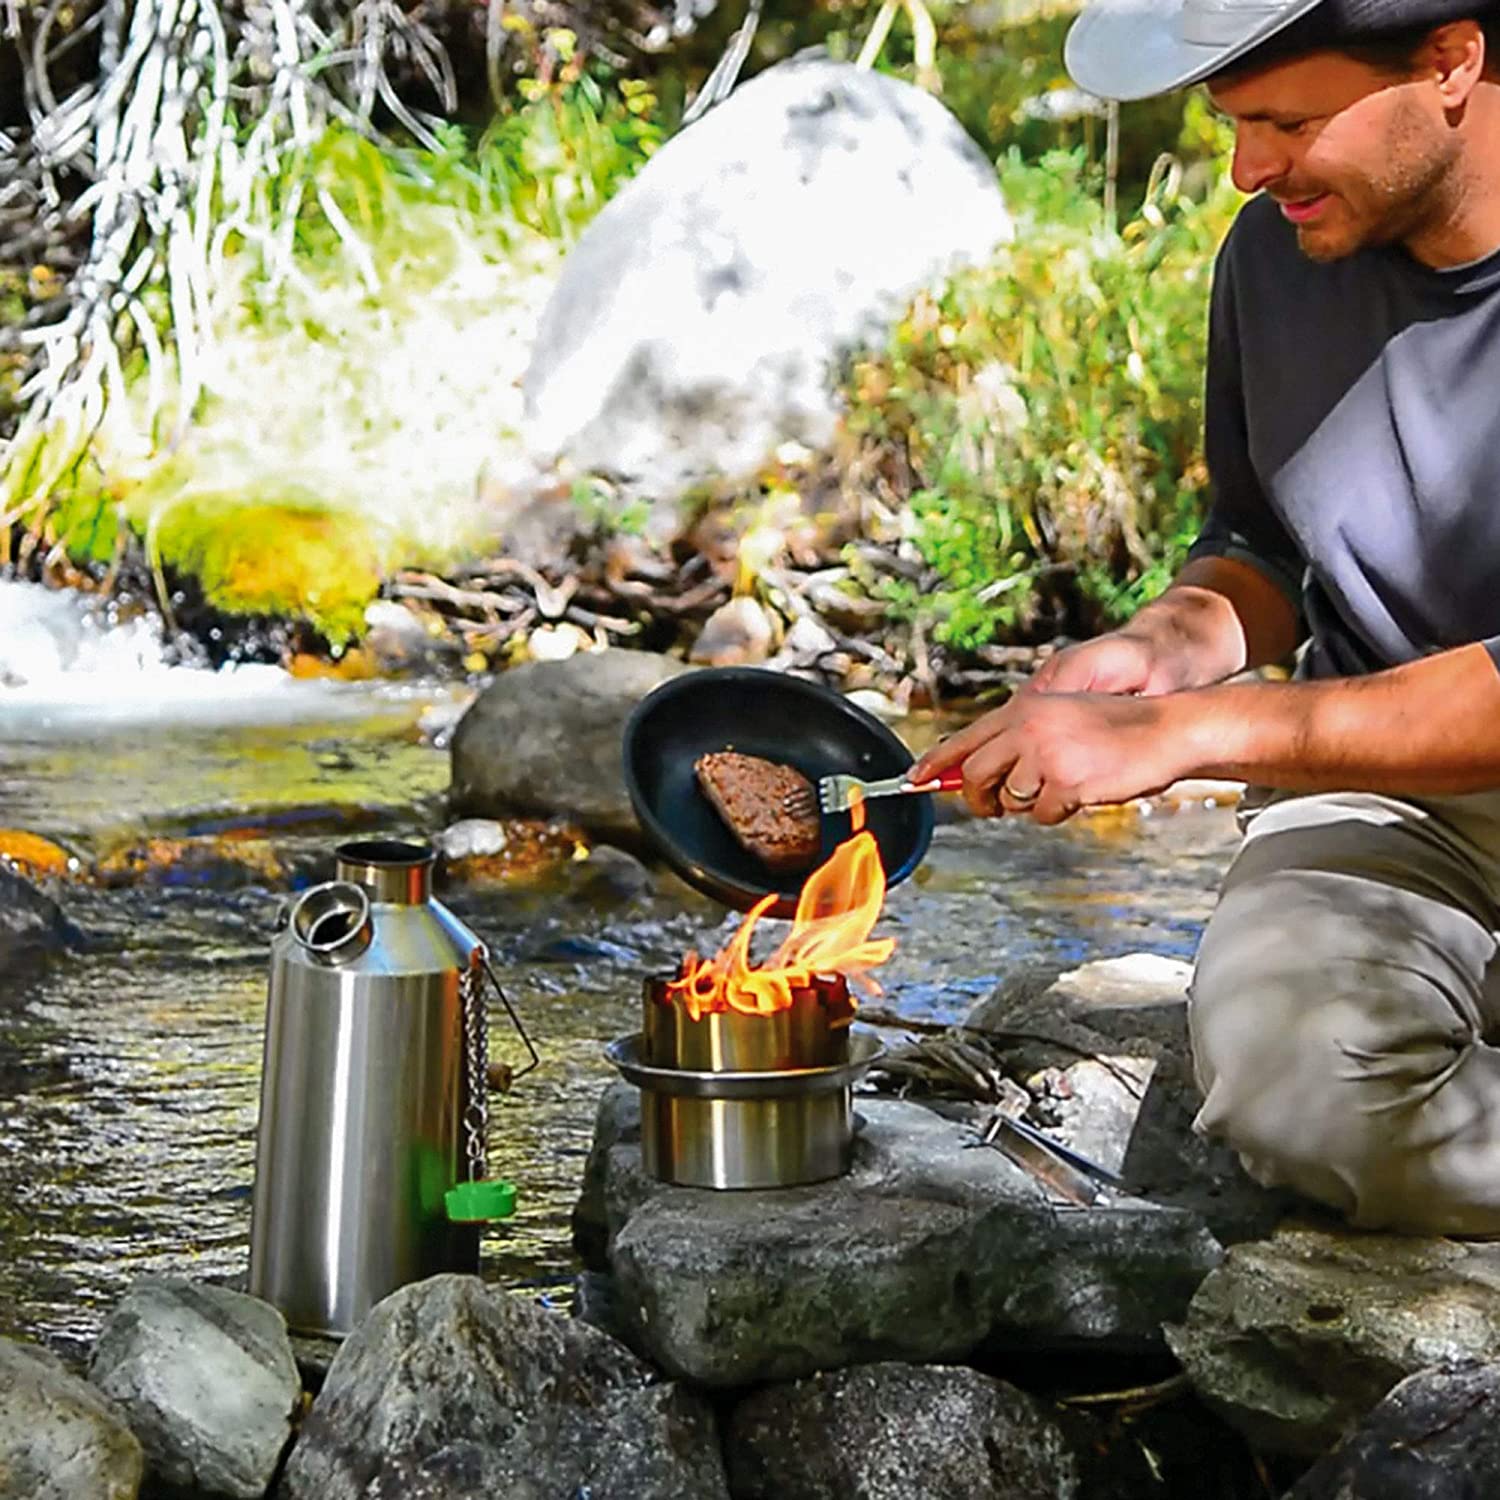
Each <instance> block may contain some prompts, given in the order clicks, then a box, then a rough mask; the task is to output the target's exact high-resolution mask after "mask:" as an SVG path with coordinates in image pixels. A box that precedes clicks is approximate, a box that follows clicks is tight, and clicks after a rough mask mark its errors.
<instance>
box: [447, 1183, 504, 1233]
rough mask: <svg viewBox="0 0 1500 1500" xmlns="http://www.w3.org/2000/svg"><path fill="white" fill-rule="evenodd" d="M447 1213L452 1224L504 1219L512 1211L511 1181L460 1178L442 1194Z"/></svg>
mask: <svg viewBox="0 0 1500 1500" xmlns="http://www.w3.org/2000/svg"><path fill="white" fill-rule="evenodd" d="M443 1202H444V1203H445V1204H446V1205H447V1209H448V1217H449V1218H450V1219H452V1220H453V1222H454V1223H455V1224H483V1223H486V1222H488V1221H490V1220H493V1219H508V1218H509V1217H510V1216H511V1215H512V1214H513V1213H514V1212H515V1211H516V1185H515V1184H514V1183H513V1182H499V1181H493V1182H460V1183H458V1184H457V1185H456V1186H454V1187H451V1188H449V1189H448V1191H447V1192H446V1193H445V1194H444V1195H443Z"/></svg>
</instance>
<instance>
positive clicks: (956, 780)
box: [912, 764, 964, 792]
mask: <svg viewBox="0 0 1500 1500" xmlns="http://www.w3.org/2000/svg"><path fill="white" fill-rule="evenodd" d="M912 785H913V786H919V787H921V788H922V790H923V791H924V792H961V791H963V789H964V768H963V765H962V764H959V765H956V766H949V767H948V769H947V770H946V771H943V772H940V773H939V774H938V775H937V776H934V777H930V778H929V779H928V780H926V781H914V782H912Z"/></svg>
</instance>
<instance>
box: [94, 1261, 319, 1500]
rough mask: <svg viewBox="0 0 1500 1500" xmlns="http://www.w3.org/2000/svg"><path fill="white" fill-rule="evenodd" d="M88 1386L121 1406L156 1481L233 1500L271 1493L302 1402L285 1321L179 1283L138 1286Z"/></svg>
mask: <svg viewBox="0 0 1500 1500" xmlns="http://www.w3.org/2000/svg"><path fill="white" fill-rule="evenodd" d="M89 1379H90V1380H92V1381H93V1382H94V1384H95V1385H96V1386H98V1387H99V1389H100V1390H102V1391H103V1392H104V1393H105V1394H106V1395H108V1396H110V1397H111V1398H112V1399H113V1400H115V1401H116V1402H118V1403H119V1406H120V1408H121V1410H122V1411H124V1413H125V1414H126V1417H127V1419H128V1420H129V1422H130V1426H131V1429H132V1430H133V1431H134V1432H135V1435H136V1436H137V1437H138V1438H139V1439H140V1441H141V1446H142V1447H143V1448H144V1449H145V1450H146V1459H147V1463H148V1465H149V1467H150V1470H151V1473H152V1475H153V1476H154V1477H156V1478H159V1479H161V1480H164V1481H165V1482H166V1483H168V1484H171V1485H175V1486H177V1487H179V1488H182V1489H192V1490H194V1491H196V1492H198V1493H200V1494H203V1495H215V1496H218V1495H225V1496H230V1497H233V1500H259V1497H260V1496H261V1495H263V1494H265V1492H266V1489H267V1487H268V1486H269V1485H270V1483H271V1480H272V1478H273V1477H274V1475H275V1473H276V1466H277V1464H278V1463H279V1462H280V1461H281V1455H282V1453H283V1451H284V1450H285V1448H286V1445H287V1443H288V1442H289V1441H290V1440H291V1436H292V1419H293V1417H294V1415H295V1414H296V1411H297V1407H298V1404H299V1403H300V1401H301V1398H302V1381H301V1377H300V1376H299V1375H298V1373H297V1366H296V1362H295V1361H294V1359H293V1357H292V1347H291V1344H290V1342H289V1340H288V1338H287V1331H286V1323H285V1321H284V1320H283V1318H282V1316H281V1314H280V1313H279V1312H277V1311H276V1309H275V1308H274V1307H271V1306H270V1305H269V1304H267V1303H265V1302H261V1301H259V1300H258V1299H257V1298H254V1297H248V1296H246V1295H245V1294H244V1293H243V1292H234V1291H230V1290H229V1289H228V1288H226V1287H219V1286H204V1285H200V1284H199V1283H196V1282H193V1281H189V1280H188V1279H186V1278H185V1277H180V1276H171V1277H151V1278H148V1279H144V1280H142V1281H139V1282H137V1283H136V1284H135V1285H134V1286H133V1287H132V1288H131V1289H130V1292H129V1293H128V1294H127V1296H126V1297H125V1300H124V1301H123V1302H122V1303H121V1304H120V1305H119V1307H117V1308H116V1309H115V1311H114V1312H113V1313H111V1314H110V1316H109V1318H108V1319H107V1320H106V1322H105V1324H104V1327H103V1329H102V1330H101V1331H100V1334H99V1340H98V1342H97V1343H96V1344H95V1346H94V1352H93V1356H92V1358H91V1359H90V1361H89Z"/></svg>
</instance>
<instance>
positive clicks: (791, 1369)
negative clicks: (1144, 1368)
mask: <svg viewBox="0 0 1500 1500" xmlns="http://www.w3.org/2000/svg"><path fill="white" fill-rule="evenodd" d="M857 1107H858V1111H859V1114H860V1115H861V1116H862V1117H863V1122H864V1124H863V1129H862V1130H861V1131H860V1133H859V1136H858V1138H857V1141H856V1149H855V1159H854V1165H853V1170H852V1171H851V1172H850V1174H849V1175H848V1176H847V1177H844V1178H841V1179H839V1180H837V1181H834V1182H830V1183H820V1184H816V1185H813V1186H809V1187H804V1188H794V1189H787V1190H783V1191H777V1192H734V1193H713V1192H707V1191H699V1190H694V1189H687V1188H677V1187H671V1186H668V1185H666V1184H662V1183H659V1182H656V1181H655V1180H654V1179H651V1178H648V1177H647V1176H646V1175H645V1173H644V1171H643V1170H642V1167H641V1160H640V1148H639V1144H638V1103H637V1101H636V1099H635V1098H634V1091H633V1090H631V1089H629V1088H628V1087H627V1086H625V1085H623V1084H620V1085H613V1086H611V1088H609V1089H607V1090H606V1092H605V1095H604V1098H603V1100H602V1101H601V1106H600V1114H599V1120H598V1124H597V1126H596V1134H595V1142H594V1148H593V1151H592V1153H591V1157H590V1161H589V1163H588V1166H587V1167H586V1170H585V1183H584V1192H583V1196H582V1197H581V1198H580V1201H579V1204H578V1207H577V1209H576V1212H575V1231H576V1234H577V1239H578V1243H579V1245H580V1248H581V1249H582V1250H584V1251H585V1252H588V1253H590V1254H592V1255H593V1256H594V1257H595V1259H596V1262H597V1260H598V1258H599V1257H600V1256H601V1253H602V1255H603V1257H604V1258H606V1259H607V1261H608V1265H609V1268H610V1269H611V1270H612V1271H613V1273H614V1276H615V1279H616V1283H617V1289H618V1314H619V1317H620V1320H621V1325H622V1327H624V1328H625V1329H627V1330H628V1331H629V1335H630V1338H631V1341H632V1343H633V1344H634V1346H635V1347H636V1348H637V1349H639V1350H640V1351H641V1352H642V1353H643V1354H645V1355H646V1357H648V1358H649V1359H651V1360H652V1361H653V1362H654V1363H656V1364H658V1365H660V1366H661V1367H662V1368H663V1369H665V1370H667V1371H668V1372H670V1373H671V1374H673V1375H677V1376H680V1377H683V1378H686V1379H689V1380H692V1381H695V1382H700V1383H702V1384H706V1385H715V1386H734V1385H743V1384H746V1383H748V1382H751V1381H756V1380H778V1379H791V1378H795V1377H797V1376H801V1375H808V1374H811V1373H813V1372H815V1371H818V1370H826V1369H832V1368H836V1367H838V1366H841V1365H845V1364H852V1363H858V1362H864V1361H871V1360H879V1359H909V1360H919V1361H927V1360H945V1361H955V1360H959V1359H962V1358H964V1357H965V1356H966V1355H969V1354H971V1353H973V1352H975V1351H976V1350H979V1349H981V1348H986V1349H989V1350H992V1351H993V1350H997V1349H1004V1348H1012V1347H1026V1348H1036V1347H1042V1348H1053V1349H1071V1348H1077V1347H1079V1346H1084V1347H1093V1348H1096V1349H1101V1350H1118V1351H1122V1352H1131V1351H1141V1350H1160V1347H1161V1335H1160V1325H1161V1323H1162V1321H1163V1320H1165V1319H1173V1318H1178V1317H1180V1316H1181V1315H1182V1313H1183V1311H1184V1310H1185V1309H1186V1307H1187V1304H1188V1301H1189V1299H1190V1298H1191V1297H1192V1294H1193V1292H1194V1290H1195V1289H1196V1288H1197V1286H1198V1284H1199V1283H1200V1282H1201V1281H1202V1279H1203V1277H1204V1276H1205V1275H1206V1274H1207V1272H1208V1271H1209V1270H1210V1269H1211V1268H1212V1267H1213V1266H1215V1265H1216V1264H1217V1263H1218V1260H1219V1256H1220V1249H1219V1245H1218V1243H1217V1241H1216V1240H1215V1239H1214V1238H1213V1236H1212V1235H1211V1234H1209V1233H1208V1231H1207V1230H1206V1229H1205V1228H1204V1227H1203V1224H1202V1221H1201V1220H1200V1219H1198V1218H1197V1217H1196V1216H1194V1215H1192V1214H1190V1213H1187V1212H1185V1211H1183V1210H1180V1209H1175V1208H1170V1207H1168V1208H1163V1207H1160V1206H1158V1205H1156V1204H1153V1203H1149V1202H1145V1201H1143V1200H1140V1199H1134V1198H1129V1197H1123V1196H1122V1197H1119V1198H1117V1199H1115V1200H1114V1201H1106V1200H1104V1199H1101V1201H1100V1202H1099V1203H1098V1204H1096V1205H1095V1206H1094V1207H1092V1208H1090V1209H1088V1210H1086V1211H1077V1210H1069V1209H1059V1208H1058V1207H1056V1206H1055V1205H1054V1203H1053V1202H1052V1201H1051V1200H1050V1199H1049V1198H1048V1197H1047V1196H1046V1195H1045V1194H1044V1193H1043V1192H1042V1190H1041V1189H1040V1188H1039V1187H1038V1186H1037V1184H1036V1183H1035V1182H1034V1181H1033V1179H1032V1178H1031V1177H1030V1176H1028V1175H1027V1174H1026V1173H1025V1172H1023V1171H1022V1170H1021V1169H1020V1168H1019V1167H1017V1166H1015V1165H1013V1164H1012V1163H1011V1162H1010V1161H1008V1160H1007V1159H1006V1158H1004V1157H1002V1156H1001V1155H999V1153H997V1152H994V1151H990V1150H970V1149H966V1146H965V1140H966V1133H965V1131H964V1129H963V1128H962V1127H961V1126H960V1125H959V1124H956V1123H954V1122H952V1121H949V1120H945V1119H943V1118H941V1117H940V1116H938V1115H937V1114H935V1113H933V1112H932V1111H930V1110H928V1109H925V1108H923V1107H922V1106H920V1105H917V1104H914V1103H909V1102H905V1101H901V1100H895V1099H884V1098H870V1097H861V1098H860V1099H859V1100H858V1101H857Z"/></svg>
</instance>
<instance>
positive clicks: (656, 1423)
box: [279, 1276, 727, 1500]
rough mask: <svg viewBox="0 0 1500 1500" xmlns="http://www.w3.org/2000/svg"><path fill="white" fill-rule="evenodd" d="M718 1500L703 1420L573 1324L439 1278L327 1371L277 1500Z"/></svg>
mask: <svg viewBox="0 0 1500 1500" xmlns="http://www.w3.org/2000/svg"><path fill="white" fill-rule="evenodd" d="M582 1493H592V1494H593V1495H595V1496H596V1497H599V1500H604V1497H606V1496H618V1497H621V1500H636V1497H640V1500H650V1497H661V1500H669V1497H670V1500H677V1497H680V1496H690V1495H691V1496H694V1497H697V1496H702V1497H704V1500H717V1497H721V1496H726V1497H727V1491H726V1490H725V1487H724V1474H723V1464H722V1460H721V1458H720V1456H719V1448H718V1439H717V1432H716V1429H715V1426H714V1420H713V1414H712V1412H711V1410H710V1409H709V1407H708V1405H707V1403H706V1402H704V1401H703V1399H702V1398H701V1397H699V1396H696V1395H694V1394H692V1393H691V1392H689V1391H686V1390H683V1389H680V1388H678V1387H675V1386H670V1385H661V1384H657V1383H656V1382H655V1376H654V1374H653V1372H652V1371H651V1370H650V1369H649V1368H648V1367H647V1366H645V1365H643V1364H642V1363H641V1362H640V1361H639V1360H637V1359H636V1358H635V1357H634V1356H633V1355H632V1354H631V1353H630V1352H629V1351H628V1350H626V1349H624V1348H622V1347H621V1346H620V1345H618V1344H616V1343H614V1342H613V1341H612V1340H611V1339H609V1338H606V1337H605V1336H604V1335H603V1334H601V1333H599V1332H598V1331H597V1330H595V1329H593V1328H590V1327H588V1326H586V1325H584V1324H582V1323H580V1322H578V1321H576V1320H573V1319H568V1318H565V1317H560V1316H558V1315H556V1314H554V1313H549V1312H546V1311H545V1310H543V1309H542V1308H540V1307H537V1306H536V1305H534V1304H533V1303H530V1302H526V1301H523V1300H521V1299H520V1298H517V1297H510V1296H507V1295H506V1294H504V1293H503V1292H500V1291H495V1290H491V1289H489V1288H487V1287H486V1286H485V1285H484V1284H483V1283H482V1282H480V1281H479V1280H478V1279H477V1278H474V1277H468V1276H437V1277H434V1278H432V1279H431V1280H430V1281H424V1282H419V1283H417V1284H416V1285H414V1286H408V1287H403V1288H402V1289H401V1290H400V1291H398V1292H395V1293H393V1294H392V1295H391V1296H390V1297H387V1298H386V1299H385V1301H384V1302H382V1303H380V1305H379V1306H378V1307H376V1308H375V1310H374V1311H373V1312H372V1313H371V1314H370V1315H369V1317H368V1318H367V1319H366V1320H365V1321H364V1322H363V1323H362V1324H361V1325H360V1326H359V1328H358V1329H356V1330H355V1332H354V1333H353V1334H352V1335H351V1336H350V1337H349V1339H348V1340H347V1341H346V1343H345V1344H344V1347H343V1349H342V1350H341V1351H340V1352H339V1355H338V1358H337V1359H335V1360H334V1363H333V1366H332V1368H331V1369H330V1370H329V1372H328V1378H327V1380H326V1382H325V1383H324V1386H323V1390H322V1393H321V1394H320V1395H319V1397H318V1399H317V1401H316V1402H315V1404H314V1406H313V1410H312V1414H311V1416H310V1417H309V1418H308V1421H307V1424H306V1427H305V1429H304V1432H303V1435H302V1437H301V1439H300V1440H299V1442H298V1444H297V1446H296V1448H294V1449H293V1451H292V1457H291V1460H290V1462H289V1463H288V1465H287V1470H286V1476H285V1478H284V1480H283V1482H282V1485H281V1489H280V1492H279V1494H280V1496H281V1500H398V1497H399V1500H470V1497H472V1496H475V1495H481V1494H496V1495H506V1496H508V1497H513V1500H560V1497H572V1496H574V1495H576V1494H582Z"/></svg>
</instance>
